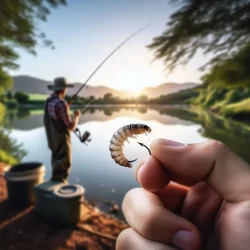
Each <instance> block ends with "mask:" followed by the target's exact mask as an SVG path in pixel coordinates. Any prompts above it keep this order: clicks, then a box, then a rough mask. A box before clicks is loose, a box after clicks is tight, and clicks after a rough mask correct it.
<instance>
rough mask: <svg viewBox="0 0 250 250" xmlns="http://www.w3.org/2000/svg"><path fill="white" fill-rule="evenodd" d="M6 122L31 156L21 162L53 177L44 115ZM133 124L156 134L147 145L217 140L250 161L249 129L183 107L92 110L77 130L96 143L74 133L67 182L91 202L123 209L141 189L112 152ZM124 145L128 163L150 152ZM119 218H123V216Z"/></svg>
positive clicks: (23, 115)
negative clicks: (118, 135) (115, 139)
mask: <svg viewBox="0 0 250 250" xmlns="http://www.w3.org/2000/svg"><path fill="white" fill-rule="evenodd" d="M8 117H9V118H8ZM8 117H7V118H6V119H9V120H8V124H9V125H8V126H10V125H11V127H12V132H11V134H10V137H11V138H15V139H16V140H17V141H18V142H19V143H23V147H24V149H25V150H26V151H27V152H28V154H27V155H26V156H25V157H24V158H23V161H34V160H36V161H37V160H39V161H42V162H43V163H44V165H45V166H46V170H47V173H46V176H45V178H49V177H50V174H51V164H50V159H51V153H50V151H49V149H48V147H47V141H46V136H45V130H44V128H43V113H42V111H32V110H25V111H19V112H18V113H16V114H12V115H9V116H8ZM130 123H145V124H147V125H148V126H150V127H151V128H152V129H153V134H152V135H151V136H150V137H147V136H146V135H142V136H140V137H139V138H138V140H139V141H140V142H142V143H144V144H145V145H147V146H149V145H150V143H151V141H152V140H153V139H154V138H157V137H162V138H168V139H170V140H176V141H179V142H182V143H196V142H202V141H204V140H206V138H214V139H217V140H220V141H222V142H224V143H225V144H227V145H228V146H229V147H230V148H231V149H232V150H233V151H235V152H236V153H238V154H239V155H240V156H242V157H243V158H244V159H246V160H247V161H250V156H249V152H248V148H249V146H250V145H249V143H250V140H249V136H250V127H249V126H248V125H245V124H240V123H237V122H234V121H230V120H226V119H223V118H221V117H218V116H215V115H212V114H210V113H207V112H204V111H201V110H190V109H186V108H184V107H169V106H137V107H135V106H106V107H91V108H89V109H88V110H86V112H85V113H84V114H83V115H82V116H81V118H80V122H79V126H78V127H79V129H80V131H81V132H82V133H84V131H89V132H90V133H91V139H92V140H91V143H89V144H88V146H86V145H85V144H84V143H81V141H80V140H79V138H78V137H77V136H75V135H74V134H73V133H72V154H73V155H72V156H73V165H72V169H71V173H70V176H69V182H71V183H79V184H81V185H83V186H84V187H85V189H86V193H85V197H86V199H87V200H88V201H92V202H95V203H97V204H103V202H104V201H107V200H109V201H113V202H116V203H118V204H119V205H121V202H122V199H123V197H124V195H125V194H126V192H127V191H128V190H130V189H131V188H133V187H138V183H137V181H136V180H135V178H134V169H135V168H132V169H128V168H123V167H121V166H119V165H117V164H116V163H115V162H114V160H113V159H112V158H111V156H110V152H109V143H110V139H111V137H112V135H113V133H114V132H115V131H116V130H117V129H118V128H119V127H121V126H123V125H125V124H130ZM125 145H126V146H125V148H124V154H125V155H126V156H127V158H129V159H132V158H133V159H134V158H139V160H138V161H140V160H145V159H146V158H147V157H148V152H147V150H146V149H145V148H144V147H141V146H139V145H138V144H137V141H136V140H131V141H130V145H128V144H125ZM138 161H137V162H138ZM137 162H136V163H135V164H134V166H135V165H136V164H137ZM104 207H105V206H104ZM103 209H105V208H103ZM118 216H120V217H122V215H121V214H119V215H118Z"/></svg>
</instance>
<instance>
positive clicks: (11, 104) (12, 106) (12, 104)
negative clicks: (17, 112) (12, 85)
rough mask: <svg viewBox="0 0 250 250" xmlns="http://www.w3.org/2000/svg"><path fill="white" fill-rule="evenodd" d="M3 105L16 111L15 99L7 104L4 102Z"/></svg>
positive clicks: (16, 103)
mask: <svg viewBox="0 0 250 250" xmlns="http://www.w3.org/2000/svg"><path fill="white" fill-rule="evenodd" d="M5 105H6V107H7V108H8V109H18V107H19V103H18V101H17V100H16V99H11V100H9V101H7V102H5Z"/></svg>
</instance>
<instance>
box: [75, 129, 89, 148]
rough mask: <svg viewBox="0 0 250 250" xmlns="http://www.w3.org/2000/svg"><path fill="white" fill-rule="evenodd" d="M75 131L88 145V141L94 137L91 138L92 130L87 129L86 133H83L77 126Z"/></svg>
mask: <svg viewBox="0 0 250 250" xmlns="http://www.w3.org/2000/svg"><path fill="white" fill-rule="evenodd" d="M74 133H75V134H76V136H77V137H78V138H79V140H80V141H81V142H82V143H84V144H85V145H87V146H88V144H87V143H86V142H90V141H91V140H92V139H91V138H89V137H90V132H88V131H85V133H84V134H83V135H82V134H81V131H80V130H79V128H76V129H75V131H74Z"/></svg>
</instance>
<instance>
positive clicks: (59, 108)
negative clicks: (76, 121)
mask: <svg viewBox="0 0 250 250" xmlns="http://www.w3.org/2000/svg"><path fill="white" fill-rule="evenodd" d="M53 97H57V98H54V99H53V100H51V101H49V105H48V112H49V115H50V117H52V118H53V119H55V120H62V121H63V122H64V124H65V125H66V127H68V128H69V127H70V126H71V124H72V120H71V117H70V114H69V107H68V104H67V103H66V101H65V100H63V99H61V98H59V96H57V95H56V94H52V95H51V96H50V97H49V99H50V98H53Z"/></svg>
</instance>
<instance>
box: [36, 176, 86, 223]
mask: <svg viewBox="0 0 250 250" xmlns="http://www.w3.org/2000/svg"><path fill="white" fill-rule="evenodd" d="M84 191H85V190H84V188H83V187H82V186H80V185H76V184H73V185H72V184H64V183H61V182H55V181H47V182H44V183H42V184H40V185H36V186H35V187H34V193H35V196H36V204H35V211H36V212H37V213H38V214H40V215H42V216H45V217H47V218H49V219H52V220H55V221H57V222H59V223H62V224H67V225H75V224H76V223H77V222H78V221H79V220H80V218H81V214H82V207H83V206H82V201H83V199H84V197H83V195H84Z"/></svg>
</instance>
